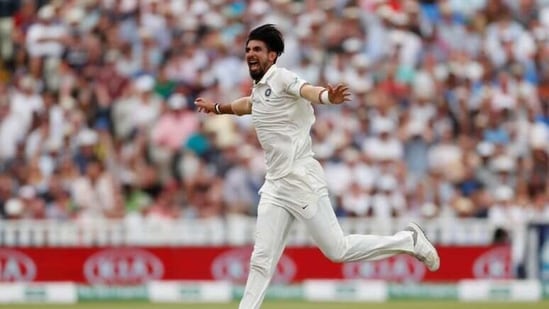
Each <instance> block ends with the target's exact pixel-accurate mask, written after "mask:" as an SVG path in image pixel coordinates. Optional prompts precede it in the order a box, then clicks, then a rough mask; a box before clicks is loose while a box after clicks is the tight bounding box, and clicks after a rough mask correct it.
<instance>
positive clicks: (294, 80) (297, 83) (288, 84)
mask: <svg viewBox="0 0 549 309" xmlns="http://www.w3.org/2000/svg"><path fill="white" fill-rule="evenodd" d="M280 73H281V76H280V77H281V81H282V83H283V86H284V90H285V91H286V92H287V93H289V94H291V95H293V96H296V97H300V90H301V87H303V85H305V84H307V82H306V81H305V80H303V79H301V78H300V77H299V76H297V74H295V73H294V72H292V71H289V70H286V69H282V70H281V72H280Z"/></svg>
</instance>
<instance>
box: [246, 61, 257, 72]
mask: <svg viewBox="0 0 549 309" xmlns="http://www.w3.org/2000/svg"><path fill="white" fill-rule="evenodd" d="M248 68H249V69H250V71H256V70H258V69H259V62H257V61H255V60H250V61H248Z"/></svg>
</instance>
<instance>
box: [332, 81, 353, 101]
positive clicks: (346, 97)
mask: <svg viewBox="0 0 549 309" xmlns="http://www.w3.org/2000/svg"><path fill="white" fill-rule="evenodd" d="M327 89H328V98H329V99H330V102H331V103H332V104H341V103H344V102H347V101H350V100H351V92H350V91H349V87H347V86H345V85H343V84H338V85H337V86H335V87H332V85H328V87H327Z"/></svg>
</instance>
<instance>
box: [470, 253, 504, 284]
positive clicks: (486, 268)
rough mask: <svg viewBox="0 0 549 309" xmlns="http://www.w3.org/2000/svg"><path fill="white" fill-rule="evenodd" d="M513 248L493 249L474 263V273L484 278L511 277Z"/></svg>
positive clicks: (477, 276)
mask: <svg viewBox="0 0 549 309" xmlns="http://www.w3.org/2000/svg"><path fill="white" fill-rule="evenodd" d="M511 273H512V265H511V250H510V248H508V247H501V248H495V249H492V250H490V251H488V252H486V253H484V254H483V255H481V256H479V257H478V258H477V259H476V260H475V262H474V263H473V275H474V276H475V278H482V279H488V278H489V279H506V278H511Z"/></svg>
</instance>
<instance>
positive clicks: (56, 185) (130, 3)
mask: <svg viewBox="0 0 549 309" xmlns="http://www.w3.org/2000/svg"><path fill="white" fill-rule="evenodd" d="M0 11H1V13H2V14H1V16H0V56H1V57H0V216H1V217H3V218H8V219H16V218H51V219H56V220H68V219H74V220H79V219H81V218H90V217H97V216H99V217H108V218H122V217H124V216H127V215H129V214H140V215H142V216H146V217H154V218H159V219H168V220H170V219H177V218H208V217H219V216H224V215H227V214H244V215H250V216H253V215H254V214H255V212H256V207H257V202H258V195H257V190H258V189H259V187H260V186H261V185H262V181H263V177H264V173H265V167H264V162H263V153H262V151H261V149H260V147H259V144H258V142H257V139H256V136H255V134H254V129H253V126H252V124H251V120H250V117H247V116H244V117H235V116H213V115H203V114H198V113H196V112H195V110H194V105H193V101H194V99H195V98H196V97H197V96H203V97H208V98H211V99H213V100H215V101H218V102H223V103H227V102H230V101H231V100H233V99H235V98H238V97H240V96H245V95H248V94H249V93H250V90H251V86H252V83H251V80H250V77H249V74H248V71H247V67H246V65H245V63H244V61H243V56H244V45H245V40H246V36H247V33H248V31H249V30H250V29H251V28H252V27H254V26H257V25H260V24H262V23H266V22H270V23H274V24H276V25H277V26H278V27H279V28H280V29H281V30H282V31H283V33H284V34H285V40H286V51H285V53H284V54H283V55H282V57H281V58H280V59H279V61H278V65H279V66H284V67H288V68H289V69H291V70H294V71H296V72H297V73H298V74H299V75H300V76H302V77H303V78H304V79H306V80H307V81H309V82H310V83H313V84H320V85H326V84H336V83H338V82H344V83H347V84H348V85H349V86H350V89H351V91H352V93H353V98H352V101H351V102H349V104H345V105H342V106H316V107H315V109H316V115H317V122H316V124H315V126H314V127H313V130H312V137H313V145H314V151H315V153H316V157H317V158H318V159H319V160H320V161H321V163H322V164H323V166H324V167H325V171H326V177H327V179H328V185H329V189H330V192H331V196H332V200H333V205H334V208H335V210H336V212H337V214H338V216H342V217H374V218H380V219H382V220H383V219H387V218H391V217H395V216H407V217H411V218H412V217H420V218H432V217H440V216H454V217H480V218H490V220H493V222H495V223H497V224H504V225H507V224H509V225H512V224H514V223H516V222H519V221H524V220H527V219H532V218H534V219H542V218H545V219H549V183H548V181H547V180H548V176H549V174H548V173H549V1H536V0H508V1H505V0H440V1H414V0H402V1H391V0H356V1H352V0H333V1H322V0H321V1H314V0H303V1H290V0H273V1H262V0H240V1H239V0H237V1H228V0H209V1H191V0H67V1H56V0H52V1H33V0H21V1H2V2H1V3H0Z"/></svg>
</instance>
